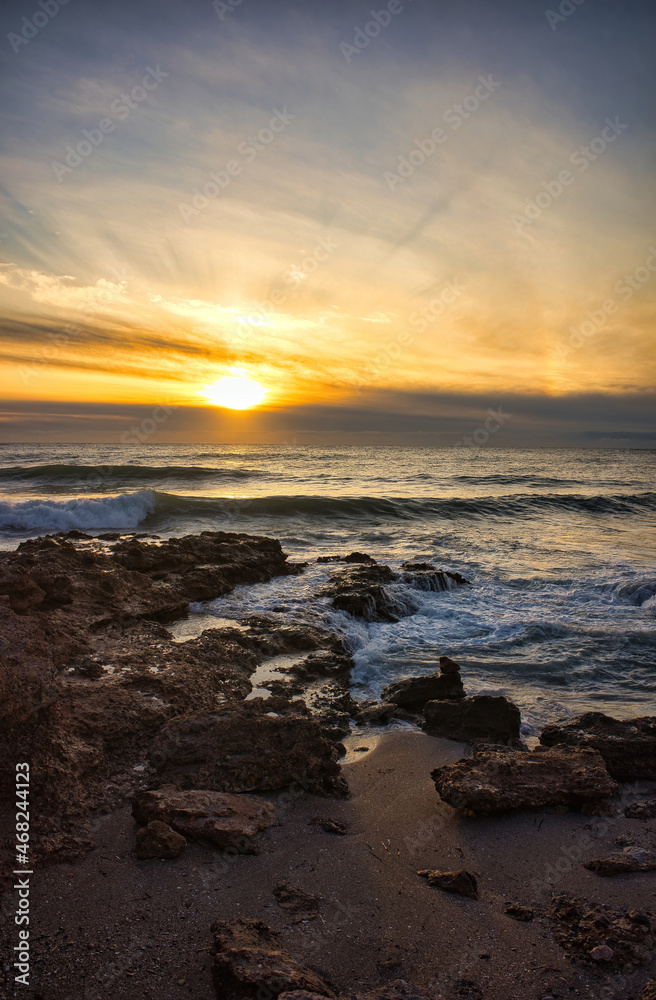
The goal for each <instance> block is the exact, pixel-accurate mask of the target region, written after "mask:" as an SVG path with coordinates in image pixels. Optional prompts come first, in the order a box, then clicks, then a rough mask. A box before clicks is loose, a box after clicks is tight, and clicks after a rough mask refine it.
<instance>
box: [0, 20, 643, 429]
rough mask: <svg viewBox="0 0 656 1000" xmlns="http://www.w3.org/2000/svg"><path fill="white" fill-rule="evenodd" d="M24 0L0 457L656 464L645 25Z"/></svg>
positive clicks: (13, 35) (7, 125)
mask: <svg viewBox="0 0 656 1000" xmlns="http://www.w3.org/2000/svg"><path fill="white" fill-rule="evenodd" d="M43 2H44V6H39V5H38V4H37V2H36V0H34V2H33V3H27V2H25V0H22V2H20V3H8V4H5V5H4V6H3V11H2V14H1V15H0V18H1V20H2V60H3V78H4V80H5V93H4V100H3V109H4V110H3V118H4V122H3V129H2V136H3V138H2V187H1V190H2V207H1V214H0V259H1V260H2V264H1V265H0V296H1V300H2V315H3V324H2V348H1V351H0V366H1V377H2V382H3V386H4V390H3V393H2V396H3V399H2V401H1V403H0V420H1V421H2V430H1V431H0V435H1V437H2V439H3V440H6V441H30V440H33V441H43V440H52V441H56V440H62V441H107V442H118V441H120V440H121V436H122V435H124V434H125V432H126V430H127V429H128V428H130V427H131V426H134V425H135V423H137V424H138V423H139V422H141V421H143V420H148V419H150V417H151V415H152V413H153V411H154V409H155V408H158V407H170V408H171V410H170V413H169V412H168V411H167V420H166V421H165V422H163V424H162V426H161V428H159V429H158V431H157V434H156V435H153V436H152V437H151V440H153V441H157V440H162V441H167V440H168V441H217V442H218V441H233V440H234V441H253V442H259V441H272V442H275V441H283V440H284V439H287V438H289V437H290V436H292V435H293V436H294V437H295V438H297V439H298V440H299V441H302V442H308V443H312V442H317V443H325V442H333V441H337V440H341V441H344V442H350V443H359V442H363V443H364V442H366V443H372V442H376V441H380V442H381V443H388V442H391V443H424V444H437V445H445V444H446V445H448V444H453V443H455V441H456V440H457V439H458V438H459V437H460V436H461V435H463V434H465V433H467V432H468V431H470V430H471V429H472V428H475V427H477V426H479V425H480V424H481V421H482V420H484V419H485V415H486V413H487V411H488V409H489V408H492V409H494V410H498V408H499V407H502V408H503V410H504V412H507V413H510V414H513V420H512V421H508V423H507V424H504V427H503V430H500V431H499V433H498V434H497V437H496V438H495V440H494V442H493V443H494V444H498V445H499V446H506V445H508V446H511V445H549V444H555V445H566V444H573V445H579V444H585V445H595V444H596V445H599V444H601V445H619V446H627V445H629V446H645V445H648V446H656V421H655V420H654V413H655V407H654V402H655V401H656V397H655V395H654V373H655V368H656V365H655V364H654V318H655V315H656V309H655V304H656V224H655V221H656V220H655V214H656V213H655V211H654V207H655V206H654V196H653V187H654V186H653V162H654V135H653V112H654V95H655V94H656V88H655V87H654V83H655V80H654V70H653V52H654V41H655V35H656V32H655V31H654V28H655V25H656V10H654V8H653V7H652V6H651V5H650V4H647V3H645V2H643V3H639V2H628V3H623V4H619V3H617V2H610V0H586V2H580V0H579V3H578V4H577V3H575V2H574V0H571V2H570V0H564V2H563V3H561V4H560V9H561V10H563V11H566V12H567V11H571V13H566V14H563V13H560V14H559V13H558V11H559V6H558V4H557V3H555V4H554V5H553V7H552V8H551V9H552V12H553V14H552V15H551V16H547V14H546V13H545V6H546V3H545V0H543V2H536V0H521V2H519V0H518V2H512V0H503V2H501V3H499V4H496V3H489V2H488V3H483V2H482V0H481V2H478V3H474V2H469V0H464V2H458V3H453V4H446V3H436V2H431V0H392V3H391V4H389V5H387V4H383V3H377V4H376V5H375V6H374V7H373V8H372V5H371V2H370V0H369V2H363V3H355V2H348V3H346V2H333V3H322V4H318V3H311V2H306V3H300V2H299V3H297V4H287V3H285V2H280V3H278V2H273V0H269V2H268V3H267V2H263V0H241V2H237V0H232V2H233V4H235V6H234V8H233V7H232V5H231V4H229V3H228V2H227V0H226V2H225V3H224V2H221V0H217V2H216V3H215V4H214V5H213V4H212V2H211V0H193V2H191V3H183V2H139V3H134V2H131V3H127V2H114V3H111V4H108V3H99V2H96V0H69V2H68V3H66V4H64V5H63V6H61V7H60V8H59V9H57V6H58V5H57V3H56V2H55V0H43ZM546 2H548V0H546ZM400 8H402V9H400ZM372 9H373V11H374V12H377V15H376V17H375V18H373V19H372V13H371V11H372ZM547 10H548V8H547ZM42 22H43V23H42ZM35 25H36V27H35ZM26 36H29V37H26ZM126 98H127V100H126ZM235 368H236V369H238V371H239V373H240V374H239V376H238V377H243V378H249V379H251V380H253V381H256V382H258V383H259V384H260V385H261V386H262V387H263V389H266V395H265V396H264V399H263V401H262V402H261V403H259V404H258V405H256V406H255V407H254V408H253V409H249V410H243V411H238V410H227V409H225V408H223V407H217V406H215V405H212V403H211V402H210V400H209V399H208V398H207V395H206V393H207V391H208V390H207V387H208V386H209V385H211V384H213V383H215V382H217V381H218V380H220V379H222V378H225V377H231V371H232V370H233V369H235ZM158 412H162V411H158ZM157 435H159V437H158V436H157Z"/></svg>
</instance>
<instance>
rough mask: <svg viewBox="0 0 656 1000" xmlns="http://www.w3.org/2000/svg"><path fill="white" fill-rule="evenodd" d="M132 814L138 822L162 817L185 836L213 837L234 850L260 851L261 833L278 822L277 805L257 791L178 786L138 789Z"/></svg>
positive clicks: (228, 849)
mask: <svg viewBox="0 0 656 1000" xmlns="http://www.w3.org/2000/svg"><path fill="white" fill-rule="evenodd" d="M132 815H133V816H134V818H135V819H136V821H137V822H138V823H147V824H148V825H149V826H152V824H153V821H155V822H157V821H159V822H160V823H162V824H167V825H168V827H170V828H172V829H173V830H174V831H176V833H177V834H179V835H182V836H183V837H187V838H189V839H191V840H199V839H200V840H211V841H212V843H214V844H216V846H217V847H219V848H220V849H221V850H223V851H230V852H231V853H234V854H257V852H258V847H257V834H258V833H259V832H260V831H261V830H266V829H267V827H270V826H273V825H274V824H275V823H277V822H278V814H277V812H276V809H275V806H273V805H272V804H271V803H270V802H267V801H266V800H265V799H261V798H258V797H257V796H255V795H233V794H230V793H224V792H208V791H198V790H191V791H186V792H180V791H177V790H176V789H174V788H162V789H159V790H158V791H144V792H138V794H137V795H136V796H135V797H134V799H133V802H132ZM139 833H140V831H139V832H138V833H137V844H139Z"/></svg>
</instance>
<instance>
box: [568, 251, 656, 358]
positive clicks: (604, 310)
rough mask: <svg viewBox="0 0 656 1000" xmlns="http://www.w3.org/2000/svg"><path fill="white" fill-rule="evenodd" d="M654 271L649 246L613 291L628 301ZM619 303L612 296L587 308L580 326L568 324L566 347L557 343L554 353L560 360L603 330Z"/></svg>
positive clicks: (653, 255) (653, 256)
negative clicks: (642, 260) (637, 264)
mask: <svg viewBox="0 0 656 1000" xmlns="http://www.w3.org/2000/svg"><path fill="white" fill-rule="evenodd" d="M654 273H656V247H653V246H651V247H649V254H648V256H647V257H646V258H645V261H644V262H643V263H642V264H640V266H639V267H636V269H635V271H633V272H632V273H631V274H625V275H624V277H623V278H620V280H619V281H617V282H615V285H614V286H613V291H614V292H615V293H616V295H617V296H619V298H620V299H621V300H622V301H623V302H628V301H629V299H632V298H633V296H634V295H635V293H636V292H639V291H640V289H641V288H642V287H643V285H646V284H647V282H648V281H651V279H652V276H653V275H654ZM618 308H619V303H618V302H617V300H616V299H614V298H613V297H612V296H609V297H608V298H607V299H604V301H603V302H600V303H599V306H598V308H597V309H589V310H588V311H587V312H586V314H585V319H584V320H583V322H582V323H581V325H580V326H578V327H576V326H570V328H569V330H570V334H569V339H568V345H569V346H567V347H563V346H562V345H561V344H558V345H557V347H556V353H557V355H558V357H559V358H560V359H561V360H564V359H565V358H566V357H567V356H568V354H570V352H571V351H572V350H578V349H579V348H581V347H583V345H584V344H585V343H586V342H587V341H588V340H589V339H590V337H594V336H595V334H597V333H599V331H600V330H603V328H604V326H605V325H606V321H607V320H608V317H609V316H612V315H613V313H616V312H617V310H618Z"/></svg>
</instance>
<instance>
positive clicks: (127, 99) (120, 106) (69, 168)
mask: <svg viewBox="0 0 656 1000" xmlns="http://www.w3.org/2000/svg"><path fill="white" fill-rule="evenodd" d="M167 76H169V74H168V73H164V72H163V71H162V70H161V69H160V68H159V63H158V64H157V66H156V67H155V69H153V68H152V66H146V73H145V76H144V77H143V79H142V81H141V84H137V86H136V87H133V88H132V90H131V91H130V93H129V94H121V95H120V97H117V98H116V100H114V101H112V103H111V104H110V106H109V110H110V111H111V112H112V114H114V115H116V117H117V118H118V119H119V121H125V119H126V118H127V117H128V115H129V114H130V112H131V111H132V110H133V109H134V108H136V107H138V106H139V104H140V103H141V102H142V101H145V100H146V98H147V97H148V93H149V91H151V90H155V88H156V87H158V86H159V85H160V83H161V82H162V80H164V79H165V78H166V77H167ZM115 128H116V122H115V121H114V119H113V118H110V117H109V116H105V117H104V118H101V119H100V121H99V122H98V128H92V129H86V128H83V129H82V135H83V136H84V139H82V141H81V142H78V144H77V146H75V148H73V146H71V145H70V144H69V145H68V146H67V147H66V149H65V150H64V152H65V153H66V156H65V157H64V163H60V162H59V160H53V161H52V164H51V166H52V169H53V170H54V172H55V177H56V178H57V180H58V181H59V182H60V183H61V182H62V181H63V180H64V177H65V175H66V174H72V173H73V171H74V170H75V169H76V168H77V167H79V166H80V164H81V163H82V161H83V160H85V159H86V158H87V156H91V154H92V153H93V151H94V149H97V148H98V146H100V145H101V144H102V143H103V142H104V139H105V136H106V135H109V133H110V132H113V131H114V129H115Z"/></svg>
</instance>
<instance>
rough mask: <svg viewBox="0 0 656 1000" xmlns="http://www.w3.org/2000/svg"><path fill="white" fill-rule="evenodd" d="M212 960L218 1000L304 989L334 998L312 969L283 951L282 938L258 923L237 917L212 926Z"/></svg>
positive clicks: (276, 932) (241, 999)
mask: <svg viewBox="0 0 656 1000" xmlns="http://www.w3.org/2000/svg"><path fill="white" fill-rule="evenodd" d="M211 930H212V934H213V935H214V960H213V964H212V979H213V983H214V989H215V990H216V993H217V996H218V997H219V998H220V1000H244V998H246V997H250V998H253V1000H255V998H257V997H262V996H264V995H265V994H266V995H267V996H271V997H274V996H279V995H280V994H281V993H284V992H289V991H291V990H306V991H309V992H310V993H314V994H316V995H318V996H320V997H333V998H334V997H335V994H334V993H333V991H332V990H331V989H330V987H329V986H328V984H327V983H326V982H324V980H323V979H322V978H321V976H319V975H318V974H317V973H316V972H313V971H312V969H309V968H306V967H304V966H302V965H299V963H298V962H296V961H295V960H294V959H293V958H292V956H291V955H290V954H289V953H288V952H287V951H285V949H284V948H283V946H282V944H281V935H280V934H279V933H278V931H274V930H272V929H271V928H270V927H267V925H266V924H264V923H262V921H260V920H248V919H246V918H244V917H240V918H238V919H236V920H217V921H216V922H215V923H214V924H212V928H211Z"/></svg>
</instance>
